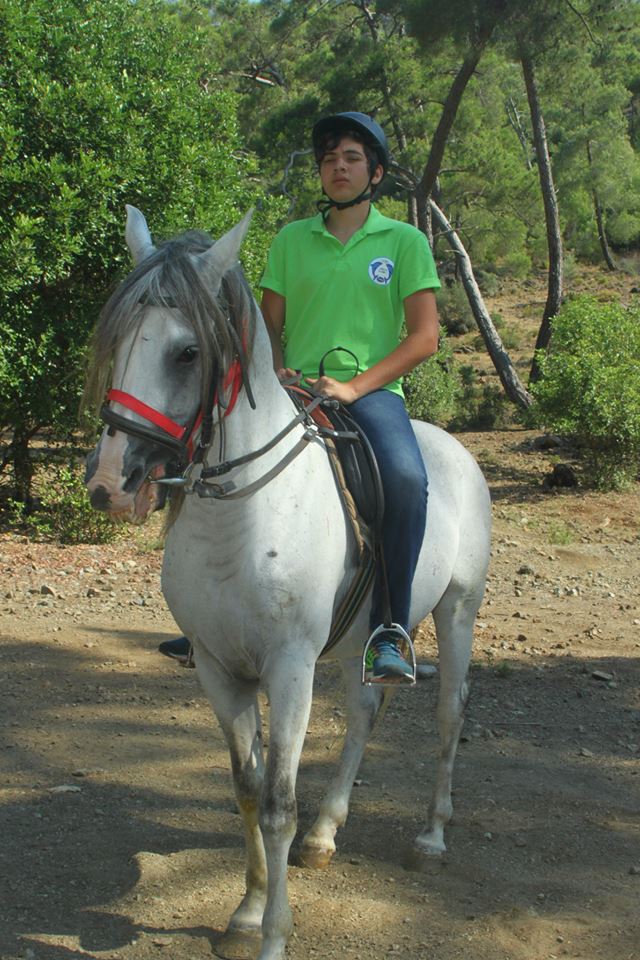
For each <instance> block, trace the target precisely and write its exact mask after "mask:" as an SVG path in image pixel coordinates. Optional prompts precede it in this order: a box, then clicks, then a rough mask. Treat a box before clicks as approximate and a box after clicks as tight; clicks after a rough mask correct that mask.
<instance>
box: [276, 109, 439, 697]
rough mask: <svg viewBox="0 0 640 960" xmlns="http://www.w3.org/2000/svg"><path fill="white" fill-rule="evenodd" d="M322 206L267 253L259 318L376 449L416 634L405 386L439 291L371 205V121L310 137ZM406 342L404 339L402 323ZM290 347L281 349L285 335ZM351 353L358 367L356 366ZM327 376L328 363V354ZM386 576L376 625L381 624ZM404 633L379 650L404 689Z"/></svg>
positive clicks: (422, 500)
mask: <svg viewBox="0 0 640 960" xmlns="http://www.w3.org/2000/svg"><path fill="white" fill-rule="evenodd" d="M312 142H313V149H314V153H315V158H316V162H317V164H318V172H319V176H320V183H321V186H322V192H323V194H324V197H323V199H322V200H320V201H319V202H318V208H319V210H320V213H319V214H318V215H317V216H315V217H311V218H309V219H305V220H298V221H296V222H294V223H290V224H288V225H287V226H285V227H284V228H283V229H282V230H281V231H280V233H279V234H278V235H277V236H276V238H275V240H274V241H273V244H272V246H271V249H270V251H269V256H268V261H267V268H266V271H265V273H264V276H263V278H262V281H261V286H262V288H263V299H262V312H263V314H264V318H265V320H266V323H267V328H268V330H269V334H270V337H271V341H272V347H273V356H274V366H275V369H276V372H277V374H278V376H279V378H280V379H286V378H288V377H290V376H293V375H295V373H296V372H299V371H301V372H302V376H303V377H304V379H305V380H306V381H307V382H308V383H310V384H311V385H312V387H313V390H314V391H315V392H316V393H319V394H321V395H323V396H326V397H332V398H335V399H337V400H340V401H341V402H342V403H344V404H348V405H349V412H350V413H351V415H352V416H353V417H354V419H355V420H356V421H357V422H358V424H359V425H360V426H361V427H362V429H363V430H364V432H365V433H366V435H367V438H368V440H369V442H370V444H371V446H372V447H373V450H374V453H375V455H376V459H377V462H378V467H379V469H380V474H381V478H382V484H383V489H384V498H385V515H384V526H383V544H382V547H383V555H384V560H385V565H386V570H387V577H388V584H389V597H390V604H391V615H392V620H393V621H394V622H396V623H398V624H399V625H400V626H401V627H403V629H404V630H407V631H408V629H409V607H410V601H411V583H412V580H413V575H414V571H415V568H416V564H417V561H418V555H419V552H420V547H421V545H422V540H423V537H424V530H425V521H426V508H427V476H426V473H425V468H424V462H423V459H422V456H421V455H420V450H419V448H418V444H417V442H416V438H415V435H414V433H413V430H412V428H411V423H410V421H409V417H408V414H407V411H406V408H405V405H404V401H403V393H402V385H401V380H402V377H403V376H404V375H405V374H407V373H409V372H410V371H411V370H413V368H414V367H416V366H417V365H418V364H419V363H421V362H422V361H423V360H424V359H426V358H427V357H428V356H430V355H431V354H433V353H434V352H435V351H436V350H437V347H438V315H437V310H436V300H435V293H434V291H435V290H436V289H437V288H438V287H439V286H440V283H439V280H438V276H437V273H436V269H435V264H434V261H433V256H432V254H431V250H430V248H429V245H428V243H427V240H426V238H425V236H424V234H422V233H421V232H420V231H419V230H416V229H415V228H414V227H412V226H410V225H408V224H406V223H401V222H399V221H396V220H392V219H389V218H387V217H384V216H382V214H381V213H379V211H378V210H377V209H376V208H375V206H374V205H373V204H372V195H373V192H374V190H375V188H376V187H377V186H378V184H379V183H380V181H381V180H382V178H383V177H384V175H385V173H386V171H387V168H388V165H389V151H388V147H387V141H386V137H385V135H384V132H383V131H382V129H381V128H380V127H379V125H378V124H377V123H376V122H375V121H373V120H372V119H370V117H368V116H366V114H363V113H355V112H348V113H339V114H335V115H333V116H329V117H325V118H323V119H322V120H320V121H319V122H318V123H316V125H315V126H314V128H313V134H312ZM403 321H404V323H405V324H406V329H407V336H406V337H405V338H404V339H403V340H400V333H401V327H402V323H403ZM283 333H284V339H285V343H286V346H285V347H284V351H283V348H282V335H283ZM335 347H342V348H347V350H348V351H350V352H351V354H355V356H356V357H357V364H358V366H357V368H356V367H355V363H354V360H353V358H352V357H351V356H350V354H349V353H348V352H346V351H345V350H333V348H335ZM332 350H333V352H331V353H329V354H328V356H327V358H326V361H325V371H326V372H325V375H324V376H319V372H318V365H319V360H320V358H321V357H322V356H323V355H324V354H325V353H327V351H332ZM383 611H384V592H383V589H382V586H381V583H380V578H379V577H378V580H377V581H376V584H375V585H374V591H373V604H372V610H371V621H370V627H371V629H372V630H375V629H376V628H377V627H378V626H380V625H381V624H382V623H383V620H384V612H383ZM398 640H399V636H398V635H397V632H396V631H393V630H385V631H382V632H380V633H379V634H378V635H377V636H376V638H375V640H374V641H373V643H372V649H373V654H374V656H373V678H374V679H375V680H378V681H380V682H384V681H392V682H403V681H406V680H410V679H411V677H412V673H413V671H412V668H411V667H410V666H409V664H408V663H407V662H406V660H405V659H404V658H403V656H402V654H401V652H400V649H399V647H398Z"/></svg>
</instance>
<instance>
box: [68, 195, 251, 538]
mask: <svg viewBox="0 0 640 960" xmlns="http://www.w3.org/2000/svg"><path fill="white" fill-rule="evenodd" d="M250 219H251V213H249V214H248V215H247V216H246V217H245V218H244V219H243V220H242V221H240V223H238V224H237V225H236V226H235V227H233V228H232V229H231V230H230V231H229V232H228V233H227V234H225V235H224V236H223V237H221V238H220V239H219V240H218V241H216V242H215V243H214V242H213V241H212V240H211V238H210V237H208V236H207V234H205V233H201V232H199V231H188V232H187V233H184V234H182V235H181V236H179V237H177V238H176V239H175V240H171V241H168V242H166V243H162V244H159V245H158V246H155V245H154V243H153V240H152V238H151V234H150V232H149V228H148V226H147V222H146V220H145V218H144V216H143V214H142V213H141V212H140V211H139V210H137V209H136V208H135V207H131V206H128V207H127V225H126V241H127V245H128V247H129V250H130V252H131V255H132V258H133V262H134V269H133V270H132V272H131V273H130V274H129V275H128V276H127V277H126V278H125V280H124V281H123V282H122V283H121V284H120V286H119V287H118V289H117V290H116V291H115V293H114V294H113V296H112V297H111V298H110V300H109V301H108V303H107V304H106V306H105V307H104V309H103V311H102V313H101V315H100V319H99V321H98V324H97V327H96V330H95V333H94V338H93V347H92V355H91V365H90V369H89V377H88V381H87V390H86V397H87V399H90V400H93V401H94V402H96V401H97V402H98V403H99V402H100V401H101V400H105V394H106V400H105V402H104V403H103V405H102V409H101V416H102V419H103V421H104V422H105V424H106V427H105V429H104V431H103V433H102V436H101V438H100V441H99V443H98V445H97V446H96V448H95V449H94V450H93V452H92V453H91V454H90V455H89V457H88V459H87V471H86V478H85V482H86V484H87V488H88V491H89V495H90V499H91V503H92V505H93V506H94V507H95V508H97V509H100V510H104V511H106V512H108V513H110V514H112V515H114V516H122V517H124V518H126V519H130V520H134V521H138V522H142V521H143V520H145V519H146V518H147V516H148V515H149V514H150V513H151V512H152V511H153V510H155V509H158V508H159V507H161V506H162V505H163V503H164V499H165V496H166V493H165V491H166V487H165V486H163V485H158V484H156V483H153V482H152V481H154V480H157V479H160V478H164V477H166V476H170V475H171V474H172V473H175V472H176V470H177V469H181V468H184V467H185V466H186V463H187V462H188V461H189V459H190V458H191V456H192V455H193V449H194V446H195V445H196V444H197V442H198V440H199V437H200V432H201V430H202V429H203V428H202V422H203V418H204V422H205V423H207V419H209V421H210V420H211V417H212V409H213V407H214V406H217V408H218V410H221V409H222V408H224V406H225V404H226V398H227V395H228V392H229V390H230V389H234V386H232V385H230V383H229V375H230V371H231V370H233V369H234V362H235V363H236V364H237V363H238V359H237V358H238V352H239V351H240V353H243V351H244V349H245V347H246V346H248V344H249V343H250V340H251V337H252V330H253V327H252V323H253V314H254V308H253V301H252V298H251V295H250V292H249V291H248V288H247V285H246V281H245V280H244V278H243V276H242V273H241V271H240V268H239V266H238V253H239V250H240V245H241V243H242V241H243V239H244V236H245V235H246V232H247V229H248V226H249V222H250ZM243 343H244V344H245V347H243V346H242V344H243ZM107 388H109V389H108V390H107Z"/></svg>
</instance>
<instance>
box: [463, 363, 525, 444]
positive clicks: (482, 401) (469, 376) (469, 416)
mask: <svg viewBox="0 0 640 960" xmlns="http://www.w3.org/2000/svg"><path fill="white" fill-rule="evenodd" d="M459 376H460V383H461V387H460V393H459V396H458V403H457V409H456V414H455V416H454V417H453V418H452V420H451V421H450V423H449V426H450V427H451V428H452V429H453V430H492V429H494V428H500V427H504V426H506V425H507V423H508V422H509V419H510V416H511V413H512V408H511V405H510V403H509V402H508V400H507V398H506V396H505V394H504V391H503V390H502V387H499V386H497V385H496V384H495V383H492V382H490V381H489V380H488V379H484V378H482V379H481V378H480V376H479V375H478V371H477V370H476V369H475V367H472V366H469V365H466V364H465V365H464V366H462V367H461V368H460V373H459Z"/></svg>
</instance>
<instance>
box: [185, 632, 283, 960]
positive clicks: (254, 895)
mask: <svg viewBox="0 0 640 960" xmlns="http://www.w3.org/2000/svg"><path fill="white" fill-rule="evenodd" d="M196 661H197V670H198V676H199V679H200V682H201V684H202V686H203V688H204V690H205V692H206V694H207V696H208V698H209V700H210V702H211V704H212V706H213V709H214V712H215V714H216V716H217V718H218V721H219V723H220V726H221V728H222V731H223V733H224V735H225V738H226V740H227V744H228V747H229V754H230V758H231V770H232V773H233V785H234V790H235V795H236V801H237V803H238V807H239V809H240V813H241V815H242V820H243V826H244V838H245V850H246V892H245V895H244V897H243V898H242V900H241V902H240V904H239V906H238V907H237V908H236V909H235V910H234V912H233V914H232V915H231V917H230V919H229V922H228V924H227V928H226V931H225V932H224V934H223V935H222V937H220V938H219V939H218V941H217V943H216V952H218V951H219V952H220V955H221V956H235V957H238V956H243V957H251V956H255V955H256V954H257V953H258V950H259V949H260V942H261V930H262V919H263V915H264V909H265V904H266V899H267V864H266V856H265V850H264V843H263V841H262V833H261V831H260V825H259V822H258V820H259V802H260V793H261V789H262V783H263V779H264V761H263V755H262V732H261V724H260V711H259V707H258V700H257V683H247V682H244V681H238V680H235V679H233V678H232V677H230V676H229V675H228V674H226V673H224V674H221V673H220V668H219V667H218V665H217V663H216V661H215V660H213V658H212V657H211V656H210V654H209V653H208V652H207V651H206V649H205V648H204V647H202V646H201V645H197V647H196Z"/></svg>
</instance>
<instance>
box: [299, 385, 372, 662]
mask: <svg viewBox="0 0 640 960" xmlns="http://www.w3.org/2000/svg"><path fill="white" fill-rule="evenodd" d="M285 389H286V390H287V392H288V393H289V395H290V396H291V399H292V400H293V402H294V404H295V405H296V407H298V409H300V410H303V409H304V408H305V407H306V406H307V405H308V404H309V403H310V401H312V400H313V399H315V395H314V394H312V393H310V392H309V391H308V390H305V389H304V388H302V387H299V386H297V385H285ZM310 416H311V418H312V419H313V421H314V422H315V424H316V426H317V428H318V431H319V433H320V435H321V436H322V438H323V439H324V441H325V449H326V451H327V455H328V457H329V463H330V465H331V469H332V470H333V475H334V477H335V480H336V486H337V488H338V491H339V493H340V496H341V498H342V502H343V505H344V508H345V511H346V513H347V516H348V518H349V521H350V523H351V527H352V530H353V533H354V536H355V539H356V543H357V544H358V549H359V554H360V560H359V565H358V570H357V572H356V575H355V577H354V579H353V581H352V583H351V585H350V587H349V589H348V591H347V594H346V596H345V598H344V600H343V601H342V603H341V604H340V607H339V608H338V609H337V610H336V612H335V614H334V618H333V622H332V624H331V631H330V634H329V639H328V641H327V643H326V645H325V647H324V649H323V651H322V653H323V654H324V653H327V652H328V651H329V650H331V648H332V647H334V646H335V645H336V644H337V643H338V641H339V640H341V639H342V637H343V636H344V634H345V633H346V632H347V630H348V629H349V627H350V626H351V624H352V623H353V621H354V619H355V617H356V615H357V613H358V611H359V610H360V608H361V606H362V604H363V603H364V601H365V598H366V596H367V594H368V592H369V588H370V586H371V583H372V581H373V578H374V575H375V572H376V565H377V560H378V556H379V550H380V544H381V535H382V520H383V516H384V493H383V489H382V481H381V479H380V472H379V470H378V465H377V463H376V458H375V455H374V452H373V450H372V449H371V444H370V443H369V441H368V439H367V437H366V435H365V433H364V431H363V430H362V428H361V427H360V426H359V424H358V423H356V421H355V420H354V419H353V417H352V416H351V414H350V413H349V411H348V409H347V407H345V406H344V405H343V404H341V403H340V402H339V401H337V400H330V399H327V400H324V401H323V402H322V403H321V404H320V405H319V406H317V407H316V408H315V409H314V410H313V411H312V412H311V414H310Z"/></svg>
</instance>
